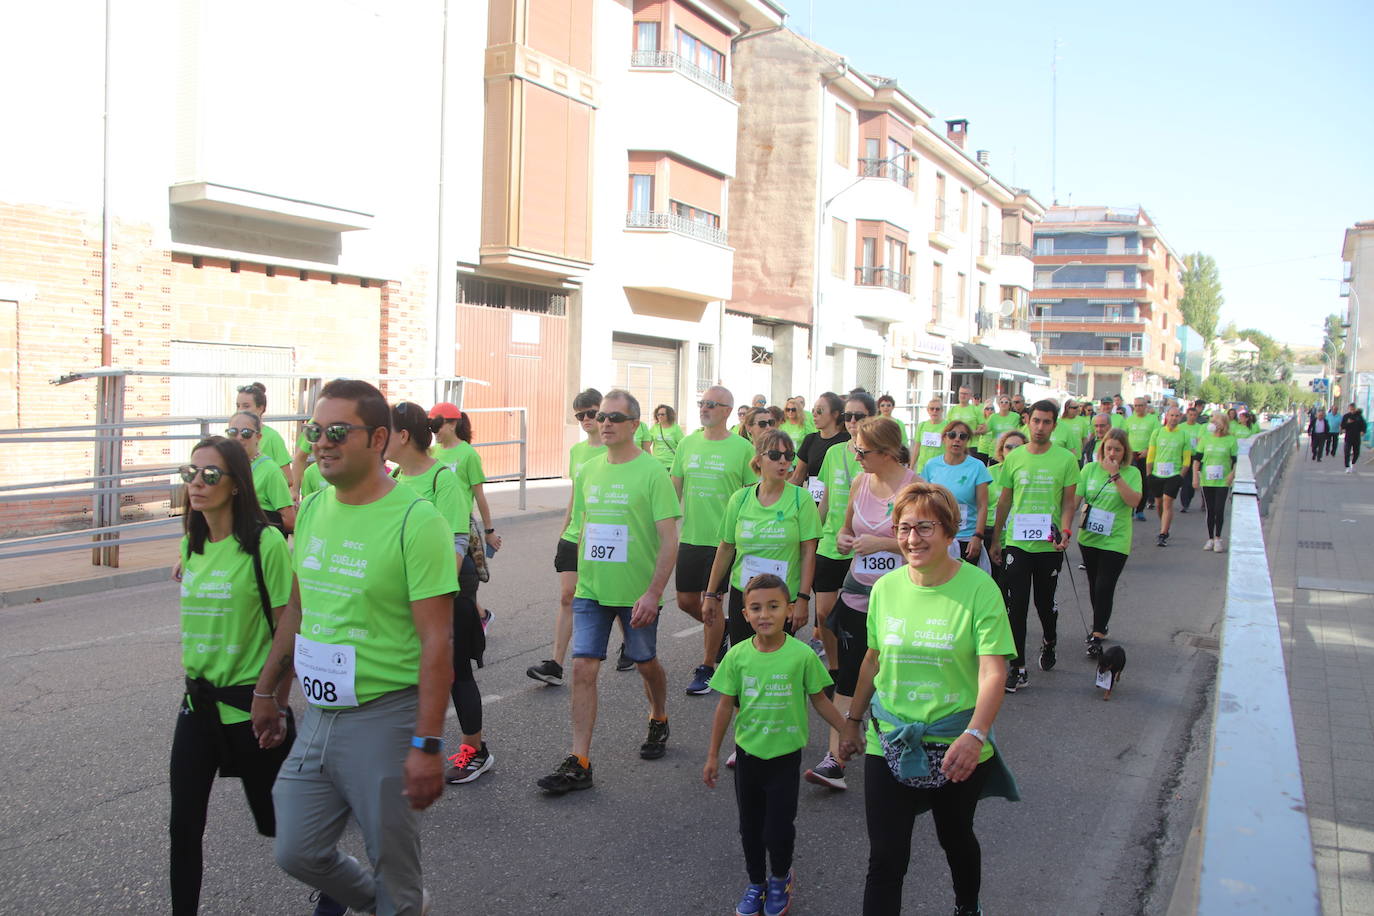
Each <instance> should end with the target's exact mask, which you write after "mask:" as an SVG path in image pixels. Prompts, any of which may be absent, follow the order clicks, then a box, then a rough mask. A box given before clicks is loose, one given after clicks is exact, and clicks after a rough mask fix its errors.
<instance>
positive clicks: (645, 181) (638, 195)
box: [630, 175, 654, 213]
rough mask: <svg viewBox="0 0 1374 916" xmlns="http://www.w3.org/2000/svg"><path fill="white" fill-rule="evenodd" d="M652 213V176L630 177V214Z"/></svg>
mask: <svg viewBox="0 0 1374 916" xmlns="http://www.w3.org/2000/svg"><path fill="white" fill-rule="evenodd" d="M653 211H654V176H652V175H631V176H630V212H631V213H652V212H653Z"/></svg>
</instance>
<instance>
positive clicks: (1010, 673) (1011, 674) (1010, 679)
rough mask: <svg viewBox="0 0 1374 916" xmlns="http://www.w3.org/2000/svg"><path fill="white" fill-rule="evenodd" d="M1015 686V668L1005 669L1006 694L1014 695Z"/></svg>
mask: <svg viewBox="0 0 1374 916" xmlns="http://www.w3.org/2000/svg"><path fill="white" fill-rule="evenodd" d="M1016 686H1017V679H1016V669H1015V668H1008V669H1007V688H1006V689H1007V693H1015V692H1016Z"/></svg>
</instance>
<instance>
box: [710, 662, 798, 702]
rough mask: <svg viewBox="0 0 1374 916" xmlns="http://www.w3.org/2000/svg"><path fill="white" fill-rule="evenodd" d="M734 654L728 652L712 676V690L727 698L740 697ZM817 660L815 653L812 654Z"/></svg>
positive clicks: (737, 667) (737, 668) (737, 669)
mask: <svg viewBox="0 0 1374 916" xmlns="http://www.w3.org/2000/svg"><path fill="white" fill-rule="evenodd" d="M731 654H732V653H730V652H726V653H725V657H724V658H722V659H721V660H720V664H719V665H718V666H716V673H715V674H713V675H711V689H712V690H714V691H715V692H716V693H719V694H722V695H724V696H727V697H737V696H739V666H738V665H737V664H736V663H735V660H734V659H733V658H731V657H730V656H731ZM812 657H813V658H815V653H812Z"/></svg>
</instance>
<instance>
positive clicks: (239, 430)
mask: <svg viewBox="0 0 1374 916" xmlns="http://www.w3.org/2000/svg"><path fill="white" fill-rule="evenodd" d="M224 434H225V435H226V436H228V437H229V438H230V439H251V438H253V437H254V436H256V435H257V434H258V431H257V430H256V429H254V428H253V427H251V426H231V427H229V428H228V429H226V430H225V431H224Z"/></svg>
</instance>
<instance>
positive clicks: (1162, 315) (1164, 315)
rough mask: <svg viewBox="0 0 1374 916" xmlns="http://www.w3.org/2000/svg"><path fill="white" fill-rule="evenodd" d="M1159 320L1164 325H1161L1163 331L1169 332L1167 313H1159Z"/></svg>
mask: <svg viewBox="0 0 1374 916" xmlns="http://www.w3.org/2000/svg"><path fill="white" fill-rule="evenodd" d="M1159 320H1160V321H1162V322H1164V324H1163V329H1164V330H1166V331H1167V330H1169V313H1168V312H1160V313H1159Z"/></svg>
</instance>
